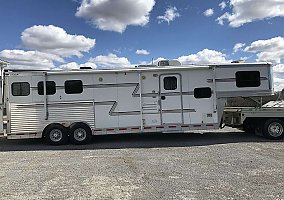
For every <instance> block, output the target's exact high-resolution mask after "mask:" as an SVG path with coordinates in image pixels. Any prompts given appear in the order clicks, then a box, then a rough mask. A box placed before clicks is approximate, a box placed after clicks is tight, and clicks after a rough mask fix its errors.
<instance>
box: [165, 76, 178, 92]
mask: <svg viewBox="0 0 284 200" xmlns="http://www.w3.org/2000/svg"><path fill="white" fill-rule="evenodd" d="M164 89H165V90H176V89H177V77H175V76H168V77H165V78H164Z"/></svg>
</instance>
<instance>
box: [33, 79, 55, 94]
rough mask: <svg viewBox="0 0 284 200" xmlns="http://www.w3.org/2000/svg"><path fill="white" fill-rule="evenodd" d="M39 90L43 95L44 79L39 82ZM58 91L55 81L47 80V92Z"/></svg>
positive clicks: (53, 92)
mask: <svg viewBox="0 0 284 200" xmlns="http://www.w3.org/2000/svg"><path fill="white" fill-rule="evenodd" d="M37 91H38V94H39V95H43V81H40V82H38V84H37ZM55 93H56V86H55V82H54V81H46V94H47V95H53V94H55Z"/></svg>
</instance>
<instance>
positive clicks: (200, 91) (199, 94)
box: [194, 87, 212, 99]
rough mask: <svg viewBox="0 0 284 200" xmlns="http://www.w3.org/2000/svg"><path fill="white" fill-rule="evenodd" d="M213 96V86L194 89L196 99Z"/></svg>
mask: <svg viewBox="0 0 284 200" xmlns="http://www.w3.org/2000/svg"><path fill="white" fill-rule="evenodd" d="M211 96H212V92H211V88H209V87H202V88H195V89H194V97H195V98H196V99H202V98H210V97H211Z"/></svg>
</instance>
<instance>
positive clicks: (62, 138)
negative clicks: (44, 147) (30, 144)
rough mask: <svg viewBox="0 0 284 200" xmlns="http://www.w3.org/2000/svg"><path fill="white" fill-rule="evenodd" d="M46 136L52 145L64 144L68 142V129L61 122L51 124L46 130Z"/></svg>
mask: <svg viewBox="0 0 284 200" xmlns="http://www.w3.org/2000/svg"><path fill="white" fill-rule="evenodd" d="M44 137H45V140H46V142H47V143H49V144H51V145H63V144H67V142H68V131H67V129H66V128H65V127H64V126H62V125H60V124H51V125H49V126H48V127H47V128H46V130H45V131H44Z"/></svg>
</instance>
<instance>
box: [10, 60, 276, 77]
mask: <svg viewBox="0 0 284 200" xmlns="http://www.w3.org/2000/svg"><path fill="white" fill-rule="evenodd" d="M256 64H258V65H263V66H266V65H270V64H271V63H228V64H210V65H194V64H190V65H181V66H166V67H158V66H157V67H153V65H149V66H150V67H139V66H138V67H133V68H115V69H75V70H58V69H57V70H54V69H53V70H32V69H30V70H25V69H6V72H8V73H9V72H24V73H47V74H54V75H55V74H77V73H116V72H117V73H119V72H145V71H169V70H171V71H172V70H188V69H191V70H203V69H210V68H212V67H218V68H227V67H228V68H230V67H240V66H243V67H245V66H250V65H256Z"/></svg>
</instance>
